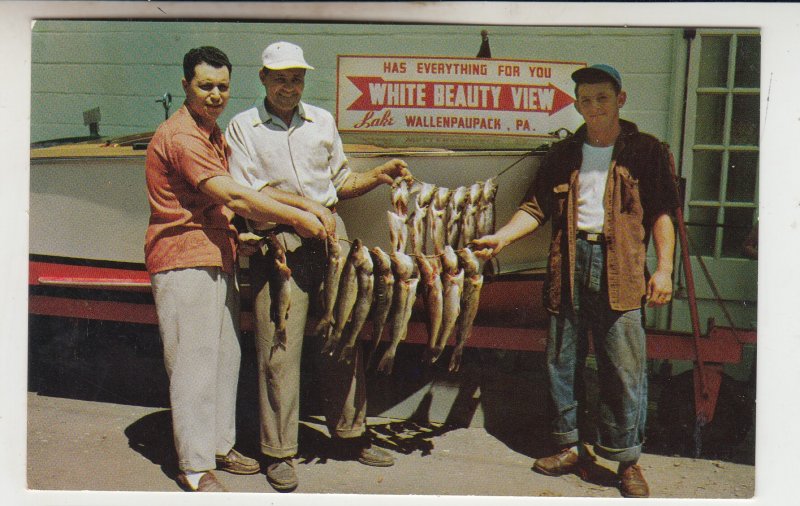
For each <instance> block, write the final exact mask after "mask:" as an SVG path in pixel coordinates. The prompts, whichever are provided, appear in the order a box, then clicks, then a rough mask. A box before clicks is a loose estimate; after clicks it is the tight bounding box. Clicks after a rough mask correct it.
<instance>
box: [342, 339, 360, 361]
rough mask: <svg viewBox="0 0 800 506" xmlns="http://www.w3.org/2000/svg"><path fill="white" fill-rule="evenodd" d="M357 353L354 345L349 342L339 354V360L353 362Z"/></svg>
mask: <svg viewBox="0 0 800 506" xmlns="http://www.w3.org/2000/svg"><path fill="white" fill-rule="evenodd" d="M355 354H356V348H355V346H354V345H352V344H350V343H348V344H346V345H345V346H343V347H342V352H341V353H340V354H339V362H346V363H348V364H349V363H351V362H352V361H353V358H354V357H355Z"/></svg>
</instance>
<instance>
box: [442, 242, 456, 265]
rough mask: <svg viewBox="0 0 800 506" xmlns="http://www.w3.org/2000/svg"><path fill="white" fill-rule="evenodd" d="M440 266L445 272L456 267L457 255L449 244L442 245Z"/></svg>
mask: <svg viewBox="0 0 800 506" xmlns="http://www.w3.org/2000/svg"><path fill="white" fill-rule="evenodd" d="M442 266H443V267H444V270H445V272H454V271H455V270H457V269H458V256H457V255H456V252H455V250H453V247H452V246H450V245H449V244H447V245H445V247H444V255H442Z"/></svg>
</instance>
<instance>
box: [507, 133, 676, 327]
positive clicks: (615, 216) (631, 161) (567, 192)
mask: <svg viewBox="0 0 800 506" xmlns="http://www.w3.org/2000/svg"><path fill="white" fill-rule="evenodd" d="M620 124H621V127H622V131H621V133H620V135H619V137H618V138H617V141H616V143H615V144H614V151H613V155H612V159H611V166H610V168H609V174H608V175H609V177H608V180H607V183H606V190H605V196H604V198H603V207H604V209H605V224H604V227H603V234H604V235H605V239H606V281H607V284H608V299H609V304H610V306H611V309H613V310H616V311H629V310H632V309H637V308H640V307H641V306H642V302H643V298H644V295H645V288H646V276H647V274H646V265H645V257H646V254H647V243H648V240H649V235H650V229H651V227H652V224H653V222H654V221H655V219H656V218H658V217H659V216H661V215H662V214H664V213H668V214H672V213H673V211H674V210H675V208H676V207H677V206H678V205H679V198H678V191H677V185H676V184H675V178H674V176H673V175H672V171H671V169H670V165H669V147H668V146H667V145H666V144H664V143H662V142H661V141H659V140H658V139H656V138H655V137H653V136H652V135H649V134H646V133H642V132H639V129H638V128H637V127H636V125H635V124H634V123H631V122H629V121H624V120H621V121H620ZM585 140H586V125H583V126H581V127H580V128H579V129H578V131H577V132H575V135H573V136H571V137H569V138H567V139H564V140H563V141H560V142H557V143H556V144H554V145H553V146H552V148H551V149H550V151H549V152H548V154H547V156H546V157H545V160H544V161H543V162H542V166H541V168H540V169H539V171H538V173H537V174H536V177H535V179H534V181H533V184H532V185H531V187H530V189H529V190H528V193H527V195H526V197H525V198H524V199H523V201H522V203H521V204H520V206H519V209H520V210H522V211H525V212H527V213H528V214H530V215H531V216H533V218H534V219H536V220H537V221H538V222H539V224H543V223H545V222H546V221H547V220H548V219H549V220H551V221H552V240H551V243H550V253H549V259H548V267H547V281H546V282H545V294H544V300H545V305H546V308H547V310H548V311H550V312H551V313H558V312H559V311H560V308H561V304H562V293H563V292H562V290H569V293H570V294H573V290H574V287H573V280H574V277H575V239H576V234H577V228H576V227H577V226H576V223H577V214H578V213H577V201H578V184H577V183H578V174H579V171H580V168H581V161H582V146H583V143H584V142H585ZM565 258H566V259H567V261H566V262H565V261H564V259H565ZM569 300H572V297H570V298H569Z"/></svg>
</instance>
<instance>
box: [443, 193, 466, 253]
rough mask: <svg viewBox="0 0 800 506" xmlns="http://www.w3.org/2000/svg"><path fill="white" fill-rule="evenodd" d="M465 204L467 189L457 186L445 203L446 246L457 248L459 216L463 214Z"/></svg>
mask: <svg viewBox="0 0 800 506" xmlns="http://www.w3.org/2000/svg"><path fill="white" fill-rule="evenodd" d="M466 202H467V188H466V187H465V186H459V187H458V188H456V189H455V190H454V191H453V193H452V194H451V195H450V199H449V200H448V201H447V214H446V218H445V220H446V224H445V231H446V232H445V234H446V239H445V242H446V244H449V245H450V246H452V247H454V248H457V247H458V240H459V236H460V233H461V215H462V213H463V212H464V205H465V204H466Z"/></svg>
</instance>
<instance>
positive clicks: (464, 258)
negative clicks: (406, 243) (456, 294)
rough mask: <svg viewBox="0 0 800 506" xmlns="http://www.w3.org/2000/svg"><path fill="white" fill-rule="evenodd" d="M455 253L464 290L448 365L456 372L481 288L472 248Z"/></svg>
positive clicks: (479, 270) (476, 262)
mask: <svg viewBox="0 0 800 506" xmlns="http://www.w3.org/2000/svg"><path fill="white" fill-rule="evenodd" d="M457 255H458V259H459V261H460V264H461V266H462V268H463V270H464V290H463V292H462V294H461V312H460V313H459V315H458V320H456V329H455V333H456V345H455V347H454V348H453V354H452V355H451V356H450V364H449V366H448V370H449V371H450V372H456V371H458V369H459V368H460V367H461V357H462V355H463V353H464V346H465V345H466V343H467V339H469V336H470V334H472V324H473V323H474V322H475V315H477V314H478V305H479V304H480V297H481V289H482V288H483V274H481V263H480V261H479V260H478V258H477V257H476V256H475V254H474V253H473V252H472V250H470V249H469V248H463V249H460V250H459V251H458V252H457Z"/></svg>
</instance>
